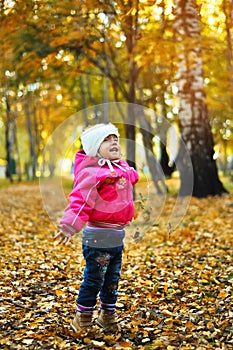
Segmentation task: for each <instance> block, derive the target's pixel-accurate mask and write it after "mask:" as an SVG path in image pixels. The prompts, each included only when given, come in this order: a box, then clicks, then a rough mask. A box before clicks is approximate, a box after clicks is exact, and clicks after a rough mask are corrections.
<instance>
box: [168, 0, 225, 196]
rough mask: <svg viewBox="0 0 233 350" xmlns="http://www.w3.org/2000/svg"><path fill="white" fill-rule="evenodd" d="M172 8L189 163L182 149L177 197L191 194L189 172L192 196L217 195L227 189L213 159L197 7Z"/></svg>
mask: <svg viewBox="0 0 233 350" xmlns="http://www.w3.org/2000/svg"><path fill="white" fill-rule="evenodd" d="M175 8H176V18H175V24H174V32H175V40H176V47H177V53H178V60H179V62H178V74H177V84H178V88H179V92H178V97H179V101H180V110H179V124H180V132H181V137H182V139H183V142H184V145H185V147H186V149H187V151H188V152H189V155H190V158H191V162H192V167H190V166H189V167H188V166H187V164H186V158H185V157H183V156H182V154H183V151H184V150H183V149H182V147H181V149H180V151H179V155H178V159H177V167H178V170H179V172H180V178H181V188H180V195H181V196H186V195H187V194H189V193H190V188H189V186H190V185H191V184H190V183H189V182H186V179H187V178H189V177H190V174H191V172H192V171H193V192H192V195H193V196H195V197H207V196H208V195H220V194H222V193H223V192H226V190H225V189H224V187H223V185H222V183H221V182H220V180H219V177H218V172H217V166H216V162H215V159H214V158H213V155H214V150H213V147H214V143H213V136H212V131H211V126H210V123H209V114H208V109H207V104H206V99H205V92H204V78H203V65H202V56H201V43H200V24H199V18H198V11H197V4H196V1H195V0H175ZM192 168H193V169H192Z"/></svg>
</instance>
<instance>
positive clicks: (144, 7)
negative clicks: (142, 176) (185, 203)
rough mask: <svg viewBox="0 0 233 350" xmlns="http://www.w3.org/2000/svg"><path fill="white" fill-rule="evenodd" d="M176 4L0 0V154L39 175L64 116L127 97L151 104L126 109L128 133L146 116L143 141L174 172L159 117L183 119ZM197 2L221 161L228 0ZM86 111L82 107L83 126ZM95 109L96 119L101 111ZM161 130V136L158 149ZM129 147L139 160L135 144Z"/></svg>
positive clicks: (226, 141) (228, 126) (228, 93)
mask: <svg viewBox="0 0 233 350" xmlns="http://www.w3.org/2000/svg"><path fill="white" fill-rule="evenodd" d="M193 3H194V2H193ZM178 4H179V2H174V3H173V2H172V1H169V0H161V1H140V0H131V1H125V2H124V3H122V2H121V1H115V2H112V1H106V2H104V3H102V2H99V1H95V0H90V1H85V3H83V2H82V1H75V2H73V1H72V2H71V1H70V0H65V1H61V0H55V1H40V2H38V1H34V0H26V1H21V0H19V1H17V2H16V1H1V7H0V26H1V32H0V36H1V57H2V59H1V62H0V66H1V71H0V74H1V86H0V90H1V96H2V99H1V106H0V140H1V145H0V146H1V149H0V157H1V158H2V159H5V158H7V160H8V165H9V164H11V159H16V162H17V169H21V168H22V166H23V164H25V163H27V165H28V166H30V167H31V168H32V169H33V176H36V174H37V172H38V164H39V163H40V162H41V159H42V150H43V148H44V145H45V144H46V143H47V141H48V138H49V136H50V135H51V133H52V132H53V130H54V129H55V128H56V127H57V126H58V125H59V124H60V123H61V122H62V121H64V120H65V119H66V118H67V117H68V116H70V115H71V114H73V113H74V112H76V111H78V110H85V109H86V108H87V107H89V106H94V105H96V106H97V105H98V104H101V103H103V102H109V101H110V102H111V101H118V102H129V103H136V104H139V105H142V106H145V107H147V108H150V109H152V110H153V111H155V113H154V114H153V115H151V116H148V115H146V116H144V115H143V116H137V115H134V114H133V113H131V111H130V112H129V113H128V114H126V115H123V116H122V117H123V120H124V121H125V123H126V125H128V127H127V128H126V135H127V138H129V139H134V138H135V132H136V130H135V128H134V127H132V125H133V126H134V125H137V124H140V123H141V125H142V124H144V125H145V122H147V123H149V125H150V130H151V134H150V133H144V135H143V142H144V144H146V145H147V146H148V145H149V149H150V151H151V152H155V159H157V158H158V161H160V162H161V164H163V169H164V171H165V174H166V175H170V174H171V172H172V171H173V170H174V168H173V167H171V169H169V166H168V164H170V163H169V157H171V154H170V153H169V150H168V149H167V130H166V128H165V127H164V126H162V125H161V120H163V119H165V120H167V121H168V123H167V124H166V125H169V124H173V123H175V125H179V120H180V116H181V115H180V113H179V106H180V105H179V100H180V98H182V96H181V95H179V94H178V90H179V84H178V81H177V76H178V75H177V74H178V72H179V69H180V63H181V61H180V54H179V52H177V41H176V40H175V30H174V28H175V26H174V24H175V20H176V17H175V14H176V9H177V6H178ZM195 4H196V11H197V16H198V17H199V27H200V29H199V38H198V40H199V45H200V48H201V53H202V63H201V64H202V67H201V68H202V70H203V86H202V89H203V92H204V94H205V96H206V97H205V101H206V102H205V103H206V106H208V118H209V121H210V128H211V129H210V131H211V133H212V135H213V151H214V152H216V156H217V154H219V153H220V155H221V157H220V158H219V164H220V165H221V167H222V168H223V169H225V168H226V166H227V157H228V156H229V155H230V154H231V153H232V118H231V114H232V81H231V70H232V68H231V67H232V42H231V38H232V35H231V34H232V33H231V32H232V25H231V24H232V17H231V16H232V11H231V4H230V2H227V1H217V0H216V1H214V2H209V1H207V0H206V1H204V2H203V1H197V3H196V2H195ZM186 15H187V16H188V14H186ZM186 40H187V43H188V45H189V47H190V52H192V50H193V52H195V48H196V43H195V41H192V40H191V41H190V40H189V37H188V36H187V37H186ZM106 115H107V114H106ZM106 115H105V116H102V117H103V118H105V119H106ZM89 118H90V116H88V115H85V112H84V115H83V126H84V125H86V124H87V123H88V122H89V121H90V120H89ZM94 118H95V120H96V121H98V118H99V113H98V110H96V111H95V116H94ZM128 118H131V119H128ZM142 118H146V120H147V121H144V122H143V119H142ZM10 130H11V132H10ZM137 132H138V131H137ZM139 132H140V131H139ZM155 135H156V137H159V139H160V140H162V142H161V148H160V151H159V154H158V152H157V151H156V148H155V140H154V136H155ZM211 137H212V136H211ZM17 138H18V139H20V142H18V144H19V145H18V146H17ZM205 141H206V142H207V141H208V140H205ZM215 143H216V144H217V148H216V149H215V148H214V144H215ZM131 145H132V144H131ZM128 153H130V154H131V157H132V160H134V156H133V154H134V153H135V149H134V148H131V146H130V145H129V148H128ZM135 156H136V155H135ZM171 160H172V159H171ZM147 162H148V159H147ZM149 165H150V166H151V169H152V168H153V166H154V165H153V164H149ZM10 170H11V167H10V168H9V169H8V171H10ZM207 176H208V175H207Z"/></svg>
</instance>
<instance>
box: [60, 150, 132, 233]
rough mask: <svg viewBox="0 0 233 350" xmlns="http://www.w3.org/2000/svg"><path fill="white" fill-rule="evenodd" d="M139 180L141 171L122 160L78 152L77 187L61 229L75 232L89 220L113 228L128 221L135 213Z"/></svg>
mask: <svg viewBox="0 0 233 350" xmlns="http://www.w3.org/2000/svg"><path fill="white" fill-rule="evenodd" d="M137 181H138V173H137V172H136V170H135V169H133V168H131V167H129V165H128V164H127V163H126V162H125V161H123V160H119V161H111V162H110V161H109V160H106V159H103V158H100V159H99V158H97V157H89V156H87V155H86V154H85V153H84V151H79V152H77V153H76V158H75V163H74V188H73V190H72V192H71V194H70V196H69V198H70V203H69V205H68V206H67V208H66V209H65V212H64V215H63V217H62V219H61V221H60V226H61V228H62V229H63V230H65V231H67V232H69V233H70V234H72V235H73V234H74V233H75V232H78V231H80V230H81V229H82V228H83V227H84V225H85V224H86V223H87V222H89V223H90V224H92V223H93V224H97V225H98V224H99V225H101V223H103V224H106V223H107V224H110V226H113V227H114V225H116V226H118V225H119V226H124V225H126V224H128V223H129V222H130V221H131V220H132V218H133V215H134V203H133V194H132V185H133V184H135V183H136V182H137Z"/></svg>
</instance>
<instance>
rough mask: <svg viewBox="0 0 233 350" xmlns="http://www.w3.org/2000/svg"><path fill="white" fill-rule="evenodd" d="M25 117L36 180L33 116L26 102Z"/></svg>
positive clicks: (31, 163) (33, 172)
mask: <svg viewBox="0 0 233 350" xmlns="http://www.w3.org/2000/svg"><path fill="white" fill-rule="evenodd" d="M25 115H26V121H27V130H28V137H29V149H30V161H29V166H31V167H32V178H33V179H34V178H35V177H36V161H37V159H36V154H35V140H34V136H33V131H32V122H31V116H30V108H29V102H28V101H25Z"/></svg>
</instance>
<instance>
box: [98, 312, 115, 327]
mask: <svg viewBox="0 0 233 350" xmlns="http://www.w3.org/2000/svg"><path fill="white" fill-rule="evenodd" d="M96 323H97V324H98V326H100V327H102V328H103V329H105V330H108V329H111V330H115V329H117V319H116V313H115V312H109V311H107V310H103V309H102V310H100V314H99V317H98V318H97V320H96Z"/></svg>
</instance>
